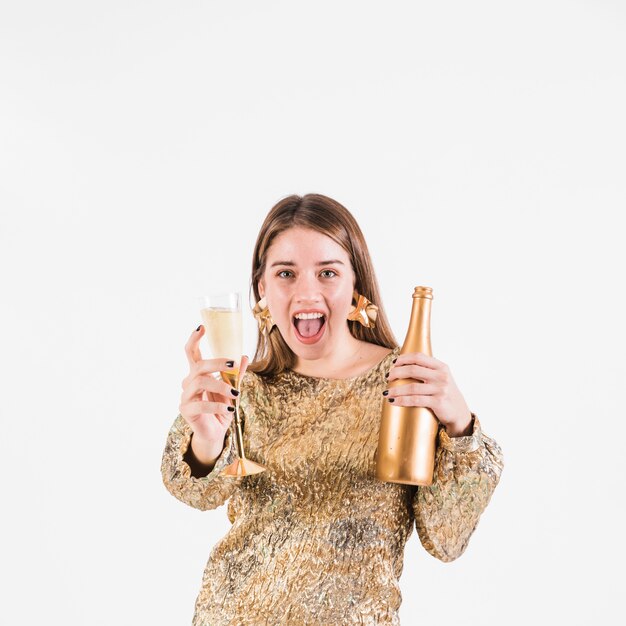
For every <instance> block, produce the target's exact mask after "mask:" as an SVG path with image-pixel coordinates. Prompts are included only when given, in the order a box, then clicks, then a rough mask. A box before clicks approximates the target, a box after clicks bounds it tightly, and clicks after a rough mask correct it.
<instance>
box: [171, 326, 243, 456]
mask: <svg viewBox="0 0 626 626" xmlns="http://www.w3.org/2000/svg"><path fill="white" fill-rule="evenodd" d="M202 335H204V326H202V325H201V326H200V328H199V330H197V331H194V332H193V333H192V335H191V337H190V338H189V340H188V341H187V344H186V345H185V354H186V355H187V361H188V362H189V374H188V375H187V377H186V378H185V379H184V380H183V384H182V387H183V393H182V395H181V400H180V406H179V411H180V414H181V415H182V416H183V418H184V419H185V421H186V422H187V423H188V424H189V426H190V427H191V430H192V431H193V438H192V443H193V448H194V452H196V451H197V450H199V449H202V450H204V451H206V453H205V454H203V455H202V456H205V457H207V458H208V457H215V456H217V455H219V452H220V451H221V450H222V448H223V447H224V437H225V435H226V431H227V430H228V428H229V426H230V424H231V422H232V421H233V416H234V410H235V407H234V406H233V405H232V401H233V400H234V399H235V397H236V396H237V395H239V392H238V391H237V390H236V389H234V388H233V387H231V386H230V385H229V384H227V383H225V382H223V381H222V380H219V379H217V378H214V377H213V376H212V375H211V374H212V373H213V372H219V371H224V370H228V369H231V368H232V365H230V366H229V364H228V360H227V359H207V360H203V359H202V357H201V355H200V348H199V343H200V338H201V337H202ZM244 359H245V363H244ZM241 365H242V366H243V367H242V371H241V373H240V380H241V377H243V373H244V371H243V369H245V367H246V366H247V357H243V358H242V362H241ZM199 460H200V461H205V462H206V460H205V459H202V458H200V459H199Z"/></svg>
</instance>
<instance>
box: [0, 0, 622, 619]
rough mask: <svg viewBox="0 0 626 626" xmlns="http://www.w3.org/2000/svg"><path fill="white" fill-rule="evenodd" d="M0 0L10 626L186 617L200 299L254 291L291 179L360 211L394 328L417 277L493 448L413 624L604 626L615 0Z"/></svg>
mask: <svg viewBox="0 0 626 626" xmlns="http://www.w3.org/2000/svg"><path fill="white" fill-rule="evenodd" d="M0 6H1V10H0V89H1V97H0V205H1V221H0V262H1V264H0V272H1V278H2V282H1V285H2V307H1V309H0V315H1V316H2V321H1V324H0V342H1V343H0V354H1V358H2V371H1V379H0V380H1V381H2V382H1V385H2V397H1V403H0V407H1V408H0V410H1V412H2V436H1V438H0V463H1V464H2V466H1V468H0V469H1V477H2V493H3V497H2V500H3V506H2V509H3V513H2V545H1V546H0V548H1V551H2V552H1V553H2V558H1V563H2V564H1V568H2V570H1V571H2V578H3V580H2V590H3V592H2V598H3V599H2V602H1V603H0V621H1V622H2V623H3V624H11V625H12V626H13V625H22V624H39V623H51V624H52V623H54V624H64V625H81V626H83V625H85V624H89V625H90V626H96V625H110V624H116V625H127V624H128V625H137V624H151V625H161V624H162V625H178V624H181V625H183V624H189V623H190V622H191V616H192V612H193V603H194V600H195V597H196V594H197V592H198V589H199V586H200V582H201V576H202V571H203V568H204V565H205V562H206V559H207V557H208V554H209V551H210V549H211V547H212V546H213V545H214V544H215V543H216V542H217V541H218V539H219V538H220V537H222V536H223V535H224V534H225V533H226V531H227V530H228V527H229V522H228V520H227V517H226V509H225V508H220V509H217V510H214V511H209V512H205V513H202V512H199V511H196V510H194V509H191V508H189V507H186V506H184V505H183V504H181V503H179V502H178V501H177V500H175V499H174V498H172V496H171V495H170V494H169V493H168V492H167V491H166V490H165V488H164V487H163V485H162V483H161V476H160V462H161V454H162V451H163V446H164V443H165V438H166V435H167V431H168V430H169V427H170V426H171V423H172V421H173V420H174V418H175V416H176V414H177V411H178V403H179V399H180V391H181V388H180V384H181V381H182V379H183V378H184V376H185V375H186V373H187V363H186V359H185V355H184V352H183V347H184V344H185V342H186V341H187V338H188V336H189V335H190V333H191V332H192V331H193V330H194V329H195V328H196V326H197V325H198V324H199V323H200V317H199V311H198V310H197V306H196V296H197V295H200V294H201V293H203V292H205V291H209V290H214V289H221V288H234V289H239V290H241V291H242V292H244V293H247V291H248V288H249V271H250V266H251V253H252V247H253V244H254V240H255V237H256V234H257V232H258V229H259V227H260V225H261V222H262V221H263V218H264V216H265V215H266V213H267V212H268V211H269V209H270V208H271V206H273V204H274V203H275V202H277V201H278V200H279V199H281V198H282V197H284V196H285V195H288V194H290V193H298V194H304V193H307V192H317V193H323V194H326V195H329V196H331V197H333V198H335V199H336V200H338V201H339V202H341V203H342V204H344V205H345V206H346V207H347V208H348V209H349V210H350V211H352V213H353V214H354V215H355V217H356V218H357V220H358V221H359V223H360V225H361V227H362V229H363V232H364V234H365V236H366V239H367V241H368V244H369V247H370V251H371V253H372V256H373V259H374V263H375V267H376V271H377V277H378V280H379V282H380V285H381V289H382V295H383V298H384V306H385V308H386V310H387V312H388V315H389V317H390V320H391V323H392V326H393V329H394V331H395V333H396V336H397V338H398V341H402V339H403V337H404V333H405V330H406V325H407V322H408V316H409V311H410V305H411V297H410V296H411V293H412V289H413V287H414V286H415V285H429V286H432V287H433V289H434V295H435V300H434V302H433V320H432V335H433V350H434V354H435V356H436V357H437V358H439V359H440V360H442V361H444V362H445V363H447V364H448V365H449V366H450V368H451V370H452V373H453V375H454V377H455V379H456V381H457V383H458V385H459V387H460V389H461V391H462V392H463V393H464V395H465V398H466V400H467V402H468V404H469V406H470V407H471V409H472V410H473V411H474V412H476V413H477V414H478V415H479V417H480V419H481V422H482V424H483V427H484V430H485V432H486V433H487V434H489V435H490V436H492V437H494V438H495V439H496V440H497V441H498V443H499V444H500V445H501V446H502V448H503V450H504V454H505V470H504V473H503V475H502V479H501V482H500V485H499V486H498V488H497V489H496V492H495V494H494V496H493V498H492V500H491V503H490V505H489V506H488V508H487V510H486V511H485V513H484V515H483V517H482V518H481V521H480V523H479V526H478V528H477V530H476V532H475V534H474V536H473V537H472V540H471V542H470V545H469V547H468V549H467V551H466V552H465V554H464V555H463V556H462V557H461V558H460V559H459V560H457V561H455V562H453V563H449V564H444V563H441V562H439V561H437V560H436V559H434V558H432V557H431V556H430V555H428V554H427V553H426V552H425V551H424V550H423V549H422V547H421V545H420V544H419V541H418V539H417V535H416V534H415V533H414V534H413V536H412V537H411V540H410V541H409V543H408V544H407V547H406V556H405V569H404V572H403V575H402V579H401V587H402V591H403V604H402V608H401V618H402V623H403V624H404V625H405V626H410V625H413V624H417V625H421V624H434V623H437V624H439V625H440V626H446V625H450V626H456V625H459V624H467V625H474V624H476V625H477V624H480V625H481V626H490V625H494V626H495V625H501V624H507V625H518V624H519V625H526V624H530V623H532V624H540V625H543V624H546V625H547V624H565V623H567V624H569V625H578V624H580V625H582V624H589V623H591V620H592V618H593V619H594V621H595V623H599V624H616V623H618V617H619V614H620V613H621V614H622V617H623V610H622V609H620V608H619V604H621V597H620V594H621V593H622V592H623V589H622V585H621V584H618V581H619V579H620V577H621V576H622V568H623V562H624V560H623V559H624V556H625V552H624V542H623V539H622V533H623V526H624V518H623V517H621V512H620V505H621V500H622V498H623V492H624V487H623V480H624V470H623V467H624V466H623V457H624V451H623V442H624V436H625V434H626V433H625V429H624V402H623V399H622V389H623V383H624V376H625V373H626V372H625V371H624V365H623V363H624V351H625V348H626V342H625V341H624V339H625V337H624V319H625V313H626V311H625V309H624V304H623V294H622V291H623V285H624V272H623V267H624V261H625V259H624V252H623V239H624V231H623V229H621V228H620V227H618V217H619V213H620V211H623V210H624V207H625V200H626V185H625V182H624V173H625V171H626V150H625V145H626V122H625V115H624V111H625V110H626V73H625V70H626V36H625V33H626V7H625V6H624V4H623V3H621V2H617V1H614V2H610V1H608V0H593V1H592V0H589V1H570V2H565V1H555V0H540V1H536V0H529V1H526V2H498V1H495V0H494V1H492V2H485V1H476V2H465V1H454V2H452V1H449V2H422V1H420V2H394V1H387V2H384V3H383V2H371V1H368V2H364V1H359V2H355V1H351V2H347V1H344V2H342V1H337V0H335V1H333V2H327V1H318V2H315V3H313V2H306V3H305V2H294V1H291V2H287V1H283V2H276V1H274V2H268V1H266V2H261V1H255V2H234V1H231V2H209V1H204V2H201V1H198V0H196V1H194V2H187V1H180V0H179V1H177V2H171V1H167V2H166V1H155V0H151V1H149V2H148V1H145V2H138V1H129V0H124V2H120V1H113V0H110V1H107V2H84V1H76V2H68V1H64V2H42V1H40V2H28V1H20V2H8V1H4V2H2V4H1V5H0ZM244 299H245V300H247V298H244ZM252 322H253V319H252V316H251V314H249V313H246V333H247V336H246V345H247V348H248V352H252V351H253V347H254V346H253V340H254V334H253V330H254V326H253V324H252ZM620 383H621V385H620ZM622 583H623V577H622Z"/></svg>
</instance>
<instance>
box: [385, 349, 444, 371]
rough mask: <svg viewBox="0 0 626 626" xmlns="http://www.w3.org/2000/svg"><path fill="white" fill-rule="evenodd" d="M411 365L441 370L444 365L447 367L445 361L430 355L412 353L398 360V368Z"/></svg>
mask: <svg viewBox="0 0 626 626" xmlns="http://www.w3.org/2000/svg"><path fill="white" fill-rule="evenodd" d="M411 363H415V364H417V365H421V366H422V367H429V368H431V369H439V368H441V367H442V366H443V365H445V363H444V362H443V361H439V359H436V358H435V357H433V356H430V355H428V354H424V353H423V352H410V353H409V354H401V355H399V356H398V359H397V360H396V366H398V365H410V364H411Z"/></svg>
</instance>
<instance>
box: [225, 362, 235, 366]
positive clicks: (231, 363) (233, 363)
mask: <svg viewBox="0 0 626 626" xmlns="http://www.w3.org/2000/svg"><path fill="white" fill-rule="evenodd" d="M234 366H235V361H226V367H234Z"/></svg>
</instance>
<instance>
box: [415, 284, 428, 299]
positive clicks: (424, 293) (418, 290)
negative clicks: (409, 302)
mask: <svg viewBox="0 0 626 626" xmlns="http://www.w3.org/2000/svg"><path fill="white" fill-rule="evenodd" d="M413 297H414V298H429V299H430V300H432V299H433V289H432V287H415V291H414V292H413Z"/></svg>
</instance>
